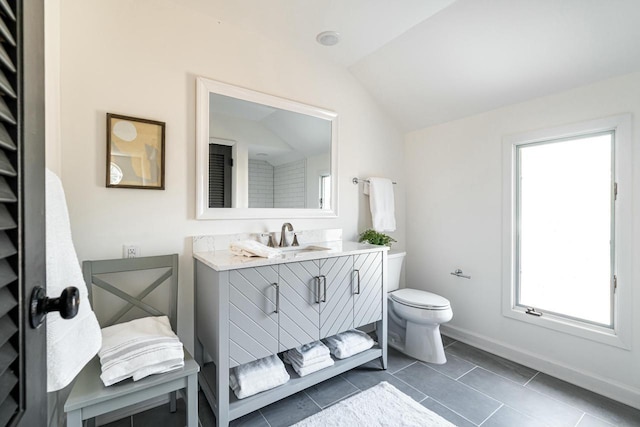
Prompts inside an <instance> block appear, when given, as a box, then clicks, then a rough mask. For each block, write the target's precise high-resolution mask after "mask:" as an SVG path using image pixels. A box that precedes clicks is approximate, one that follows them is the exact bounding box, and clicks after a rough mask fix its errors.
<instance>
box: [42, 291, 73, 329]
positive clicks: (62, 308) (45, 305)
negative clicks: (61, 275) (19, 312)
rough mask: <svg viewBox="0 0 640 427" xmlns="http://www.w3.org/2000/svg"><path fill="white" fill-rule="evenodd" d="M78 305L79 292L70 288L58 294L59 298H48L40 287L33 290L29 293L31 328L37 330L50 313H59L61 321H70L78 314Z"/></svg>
mask: <svg viewBox="0 0 640 427" xmlns="http://www.w3.org/2000/svg"><path fill="white" fill-rule="evenodd" d="M79 305H80V291H79V290H78V288H76V287H73V286H70V287H68V288H65V290H63V291H62V293H61V294H60V298H48V297H47V294H46V292H45V290H44V289H43V288H41V287H40V286H38V287H35V288H33V292H32V293H31V304H30V311H31V327H32V328H37V327H38V326H40V325H41V324H42V322H44V317H45V316H46V315H47V313H49V312H52V311H59V312H60V317H62V318H63V319H72V318H74V317H76V314H78V306H79Z"/></svg>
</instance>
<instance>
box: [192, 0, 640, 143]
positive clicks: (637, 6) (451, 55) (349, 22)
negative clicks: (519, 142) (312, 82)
mask: <svg viewBox="0 0 640 427" xmlns="http://www.w3.org/2000/svg"><path fill="white" fill-rule="evenodd" d="M189 3H190V4H194V5H196V6H197V7H198V8H200V9H201V10H202V11H203V12H205V13H209V14H211V15H212V16H214V17H216V19H219V20H223V21H226V22H229V23H231V24H234V25H237V26H240V27H242V28H245V29H246V30H247V31H251V32H255V33H259V34H261V35H262V36H264V37H268V38H271V39H273V40H276V41H278V42H281V43H286V44H289V45H291V46H292V47H294V48H298V49H301V50H304V51H305V52H307V53H309V52H310V53H313V54H316V55H319V56H322V57H324V58H326V59H327V60H331V61H334V62H336V63H338V64H340V65H342V66H344V67H346V68H347V69H348V70H349V71H350V72H351V73H353V75H354V76H355V77H356V78H357V79H358V80H359V81H360V82H361V83H362V84H363V85H364V86H365V87H366V88H367V90H368V91H369V92H370V93H371V94H372V95H373V97H374V98H375V99H376V100H377V102H378V104H379V105H380V106H381V108H383V109H384V110H385V111H386V112H387V113H388V115H389V116H390V117H392V118H393V119H394V121H395V122H396V124H397V126H398V127H399V129H401V130H403V131H412V130H416V129H421V128H424V127H427V126H431V125H434V124H438V123H443V122H447V121H451V120H455V119H458V118H462V117H466V116H469V115H473V114H477V113H480V112H483V111H488V110H491V109H494V108H498V107H501V106H505V105H510V104H514V103H518V102H522V101H526V100H528V99H532V98H536V97H540V96H544V95H548V94H552V93H556V92H560V91H564V90H568V89H571V88H574V87H578V86H582V85H585V84H588V83H592V82H596V81H598V80H602V79H605V78H608V77H613V76H616V75H622V74H627V73H630V72H634V71H639V70H640V1H639V0H457V1H453V0H402V1H395V2H392V1H388V0H348V1H344V0H342V1H339V0H338V1H336V0H325V1H322V2H319V1H316V0H305V1H301V0H269V1H264V0H233V1H231V0H189ZM324 30H335V31H338V32H339V33H341V36H342V41H341V42H340V43H339V44H338V45H336V46H333V47H326V46H321V45H319V44H317V43H316V42H315V36H316V35H317V34H318V33H319V32H321V31H324Z"/></svg>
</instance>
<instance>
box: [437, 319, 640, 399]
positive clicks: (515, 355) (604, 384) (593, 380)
mask: <svg viewBox="0 0 640 427" xmlns="http://www.w3.org/2000/svg"><path fill="white" fill-rule="evenodd" d="M441 331H442V333H443V334H444V335H447V336H449V337H451V338H453V339H455V340H458V341H461V342H463V343H465V344H469V345H473V346H474V347H477V348H479V349H481V350H485V351H488V352H490V353H493V354H496V355H498V356H500V357H504V358H505V359H509V360H512V361H514V362H517V363H520V364H522V365H525V366H528V367H530V368H532V369H535V370H537V371H540V372H544V373H545V374H548V375H551V376H554V377H556V378H559V379H561V380H564V381H566V382H568V383H571V384H574V385H577V386H578V387H582V388H585V389H587V390H590V391H593V392H594V393H598V394H601V395H603V396H606V397H608V398H610V399H613V400H617V401H618V402H621V403H624V404H625V405H629V406H632V407H634V408H636V409H640V389H637V388H634V387H630V386H628V385H626V384H621V383H619V382H617V381H612V380H609V379H605V378H602V377H600V376H598V375H594V374H592V373H589V372H585V371H582V370H578V369H575V368H572V367H570V366H567V365H565V364H563V363H561V362H558V361H555V360H552V359H550V358H548V357H545V356H542V355H540V354H534V353H530V352H528V351H524V350H522V349H520V348H517V347H515V346H512V345H510V344H506V343H503V342H501V341H498V340H495V339H493V338H489V337H487V336H484V335H480V334H477V333H475V332H472V331H469V330H466V329H463V328H459V327H455V326H450V325H441Z"/></svg>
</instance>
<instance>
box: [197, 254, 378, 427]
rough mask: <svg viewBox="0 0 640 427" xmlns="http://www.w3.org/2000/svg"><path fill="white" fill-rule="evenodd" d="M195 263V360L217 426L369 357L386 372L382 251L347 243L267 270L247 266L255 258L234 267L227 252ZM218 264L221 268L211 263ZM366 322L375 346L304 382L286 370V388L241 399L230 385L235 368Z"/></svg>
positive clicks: (265, 266)
mask: <svg viewBox="0 0 640 427" xmlns="http://www.w3.org/2000/svg"><path fill="white" fill-rule="evenodd" d="M344 247H346V248H349V249H345V248H344ZM348 251H353V252H355V253H344V252H348ZM195 258H196V261H195V285H196V287H195V338H196V340H195V358H196V360H197V362H198V363H199V364H200V366H201V367H202V368H201V371H200V375H199V385H200V386H201V387H202V391H203V392H204V394H205V396H206V399H207V401H208V402H209V404H210V405H211V409H212V410H213V412H214V414H215V416H216V420H217V424H218V426H223V427H226V426H228V425H229V422H230V421H231V420H234V419H237V418H240V417H242V416H243V415H246V414H248V413H250V412H252V411H255V410H256V409H259V408H262V407H264V406H266V405H269V404H271V403H273V402H276V401H278V400H281V399H284V398H285V397H287V396H291V395H293V394H295V393H298V392H300V391H302V390H304V389H306V388H308V387H311V386H313V385H315V384H318V383H320V382H322V381H325V380H327V379H329V378H332V377H335V376H336V375H340V374H341V373H344V372H346V371H348V370H350V369H353V368H355V367H357V366H361V365H363V364H365V363H368V362H370V361H372V360H375V359H379V360H380V363H381V367H382V368H383V369H386V366H387V364H386V362H387V342H386V337H387V320H386V309H387V307H386V298H383V296H385V295H386V280H385V279H384V275H383V272H384V271H386V256H385V255H384V253H383V250H382V249H377V248H376V249H373V250H372V248H371V247H369V246H364V245H359V244H357V243H350V242H344V243H343V254H341V255H338V256H326V257H323V258H316V259H306V260H299V261H298V260H293V259H291V260H287V261H280V260H275V261H274V262H273V263H272V264H271V263H270V264H267V265H265V264H262V265H260V264H258V265H247V264H249V263H251V262H252V261H253V260H244V259H240V260H241V261H244V262H238V258H235V257H230V256H229V255H228V254H227V253H225V252H222V254H220V255H217V254H216V253H206V254H204V255H195ZM220 260H222V261H220ZM224 261H226V262H228V263H229V264H231V263H233V264H232V268H229V266H228V265H224ZM220 262H221V263H222V264H223V266H222V267H218V266H216V263H220ZM253 262H260V263H264V262H265V261H264V260H255V261H253ZM358 279H359V282H358ZM369 323H374V324H375V328H376V333H377V336H378V345H375V346H374V347H372V348H370V349H368V350H365V351H363V352H361V353H358V354H356V355H354V356H352V357H349V358H346V359H342V360H340V359H336V360H335V363H334V365H333V366H331V367H328V368H325V369H322V370H320V371H318V372H314V373H313V374H310V375H307V376H304V377H299V376H298V375H297V374H296V373H295V372H294V371H293V370H292V368H291V367H290V366H287V369H288V371H289V374H290V375H291V379H290V380H289V381H288V382H287V383H286V384H283V385H281V386H279V387H276V388H274V389H271V390H268V391H265V392H262V393H258V394H256V395H254V396H250V397H247V398H245V399H237V398H236V396H235V395H234V394H233V392H232V391H231V390H230V388H229V370H230V369H231V368H233V367H235V366H238V365H240V364H244V363H248V362H251V361H253V360H257V359H260V358H263V357H267V356H270V355H273V354H277V353H280V352H282V351H286V350H289V349H291V348H294V347H297V346H300V345H303V344H307V343H310V342H312V341H316V340H319V339H321V338H324V337H327V336H330V335H334V334H337V333H339V332H342V331H346V330H349V329H351V328H354V327H358V326H362V325H365V324H369Z"/></svg>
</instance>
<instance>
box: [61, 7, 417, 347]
mask: <svg viewBox="0 0 640 427" xmlns="http://www.w3.org/2000/svg"><path fill="white" fill-rule="evenodd" d="M60 3H61V6H60V7H61V61H60V62H61V80H60V84H61V135H62V138H61V140H62V149H61V156H62V165H63V167H62V180H63V183H64V186H65V190H66V192H67V198H68V205H69V210H70V217H71V226H72V231H73V234H74V242H75V245H76V249H77V251H78V255H79V257H80V258H81V259H103V258H111V257H121V256H122V244H123V243H135V244H138V245H140V247H141V250H142V254H143V255H157V254H165V253H172V252H178V253H180V254H181V257H180V292H179V297H180V305H179V324H180V326H179V335H180V336H181V338H182V340H183V341H184V342H185V343H186V344H187V347H189V348H193V337H192V335H193V309H192V307H193V283H192V282H193V271H192V270H193V266H192V259H191V243H190V236H192V235H199V234H216V233H219V234H227V233H234V232H241V231H249V232H260V231H266V230H270V231H276V230H279V229H280V226H281V225H282V222H283V221H284V220H286V219H287V218H283V219H282V220H264V221H262V220H233V221H196V220H195V219H194V217H195V194H194V193H195V78H196V76H205V77H208V78H212V79H216V80H220V81H223V82H227V83H232V84H236V85H239V86H243V87H247V88H250V89H254V90H257V91H261V92H265V93H269V94H274V95H278V96H282V97H285V98H289V99H293V100H296V101H300V102H303V103H306V104H310V105H315V106H319V107H322V108H325V109H328V110H333V111H336V112H337V113H338V115H339V118H338V124H339V131H338V137H339V159H338V160H339V177H340V178H339V187H340V195H339V203H340V207H339V208H340V213H339V218H337V219H327V220H296V221H294V223H293V225H294V227H295V228H296V229H298V230H304V229H312V228H342V229H343V230H344V237H345V238H346V239H355V238H356V237H357V234H358V233H359V232H360V231H362V230H363V229H364V228H365V227H367V226H369V225H370V223H371V219H370V214H369V213H368V204H366V205H365V201H366V199H365V198H364V196H362V195H361V193H362V188H361V185H360V186H355V185H353V184H352V183H351V179H352V178H353V177H354V176H359V177H365V176H368V175H369V174H371V175H373V174H375V175H381V176H390V177H392V178H394V179H396V180H399V181H400V182H402V176H401V172H402V162H403V154H402V135H401V134H400V133H399V132H398V130H397V129H396V128H395V126H393V125H392V124H391V122H390V121H389V120H388V118H387V117H386V116H384V115H383V113H382V112H381V110H380V109H379V108H378V107H377V106H376V105H375V103H374V102H373V101H372V98H371V97H370V96H369V95H368V94H367V93H366V92H365V90H364V89H363V88H362V87H361V86H360V85H359V84H358V83H357V81H356V80H355V79H354V78H353V76H351V74H349V73H348V72H347V71H345V70H344V69H342V68H340V67H338V66H335V65H332V64H328V63H325V62H320V61H317V60H315V59H314V58H311V57H309V56H307V54H306V53H304V52H298V51H294V50H289V49H288V48H287V47H285V46H281V45H279V44H277V43H274V42H272V41H270V40H268V39H265V38H261V37H260V36H259V35H256V34H253V33H248V32H244V31H240V30H238V29H237V28H234V27H232V26H229V25H227V24H226V23H224V22H219V21H217V20H216V19H214V18H211V17H207V16H204V15H202V14H199V13H197V12H196V11H192V10H190V9H189V8H188V5H184V4H183V2H177V1H170V0H94V1H83V0H65V1H63V2H60ZM310 37H313V34H310ZM107 112H112V113H120V114H125V115H130V116H134V117H142V118H149V119H155V120H160V121H164V122H166V123H167V125H166V154H167V156H166V190H165V191H150V190H127V189H113V188H105V164H106V161H105V155H106V154H105V153H106V148H105V146H106V142H105V132H106V130H105V120H106V119H105V114H106V113H107ZM398 187H399V188H397V189H396V190H398V194H397V197H396V209H397V211H396V212H397V219H398V224H399V229H398V231H397V232H396V233H394V236H395V237H396V239H398V240H399V241H400V245H402V243H403V242H404V229H403V227H404V209H403V207H404V194H402V192H401V191H402V187H401V186H398Z"/></svg>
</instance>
